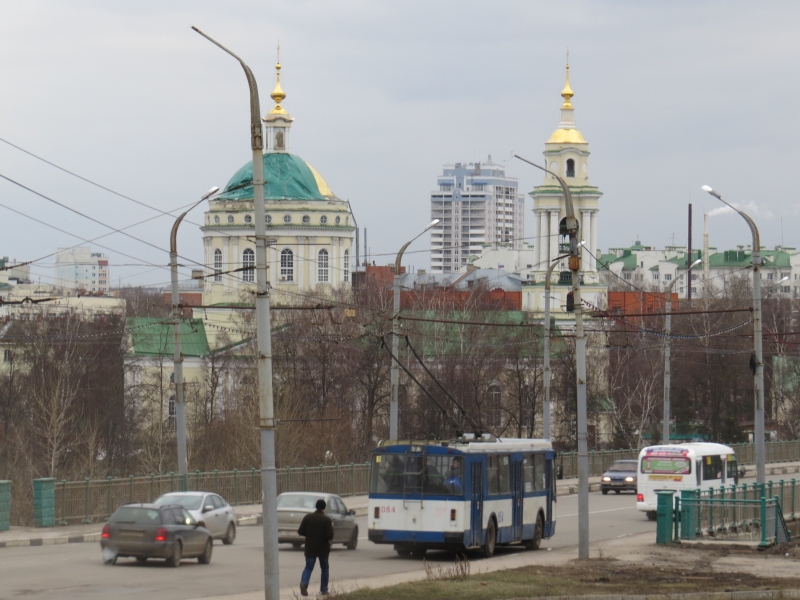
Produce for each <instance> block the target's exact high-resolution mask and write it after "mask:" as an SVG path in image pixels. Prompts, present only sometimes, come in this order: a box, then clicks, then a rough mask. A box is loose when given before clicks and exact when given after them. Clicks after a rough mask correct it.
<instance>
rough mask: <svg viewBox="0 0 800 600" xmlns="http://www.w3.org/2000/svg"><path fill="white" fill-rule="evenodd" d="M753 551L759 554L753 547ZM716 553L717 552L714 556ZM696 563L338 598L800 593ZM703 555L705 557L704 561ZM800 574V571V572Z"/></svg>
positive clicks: (582, 564) (411, 586)
mask: <svg viewBox="0 0 800 600" xmlns="http://www.w3.org/2000/svg"><path fill="white" fill-rule="evenodd" d="M749 550H750V552H751V553H752V552H755V551H754V550H753V549H752V548H750V549H749ZM716 551H717V550H716V549H715V552H716ZM689 554H691V555H693V556H694V559H693V560H689V561H681V563H680V564H678V565H677V566H675V565H667V564H663V563H662V560H660V558H665V557H657V556H652V557H651V560H648V561H647V563H646V564H643V563H631V562H628V561H624V560H616V559H609V558H602V559H592V560H589V561H572V562H569V563H567V564H564V565H557V566H556V565H554V566H530V567H523V568H520V569H511V570H507V571H497V572H494V573H479V574H475V575H470V576H469V577H467V578H465V579H456V580H452V581H421V582H415V583H408V584H403V585H399V586H394V587H388V588H380V589H375V590H369V589H364V590H358V591H355V592H351V593H349V594H341V595H337V597H338V598H341V599H342V600H377V599H379V598H380V599H383V600H411V599H418V598H425V599H426V600H445V599H450V598H458V599H459V600H492V599H498V600H501V599H507V598H520V597H523V598H524V597H540V596H563V595H595V594H678V593H689V592H706V591H715V592H723V591H740V590H775V589H786V588H793V589H800V578H799V577H797V575H796V576H794V577H780V576H777V577H770V576H758V575H753V574H750V573H738V574H737V573H730V572H720V571H717V570H715V569H714V566H713V562H714V561H713V560H709V558H710V557H708V555H707V554H701V553H699V552H697V551H695V550H689ZM701 556H705V557H706V558H704V559H700V557H701ZM798 574H800V572H799V573H798Z"/></svg>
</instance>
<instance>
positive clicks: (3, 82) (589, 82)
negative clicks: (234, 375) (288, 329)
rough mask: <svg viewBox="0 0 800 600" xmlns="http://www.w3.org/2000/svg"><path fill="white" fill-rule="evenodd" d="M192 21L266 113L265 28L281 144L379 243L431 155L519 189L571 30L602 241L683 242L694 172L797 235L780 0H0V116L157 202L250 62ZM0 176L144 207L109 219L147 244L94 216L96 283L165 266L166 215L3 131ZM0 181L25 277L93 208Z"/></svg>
mask: <svg viewBox="0 0 800 600" xmlns="http://www.w3.org/2000/svg"><path fill="white" fill-rule="evenodd" d="M191 25H196V26H197V27H199V28H200V29H203V30H204V31H206V32H207V33H208V34H209V35H212V36H213V37H215V38H216V39H218V40H219V41H220V42H222V43H224V44H226V45H227V46H228V47H230V48H231V49H233V50H234V51H235V52H237V53H238V54H239V55H240V56H242V57H243V58H244V60H246V61H247V62H248V63H249V64H250V66H251V67H252V69H253V71H254V72H255V74H256V77H257V78H258V81H259V85H260V89H261V100H262V107H263V108H262V112H264V113H266V112H267V110H268V107H269V106H270V105H271V100H270V99H269V97H268V94H269V92H270V91H271V89H272V87H273V85H274V63H275V47H276V44H277V43H278V41H279V40H280V45H281V62H282V64H283V67H284V69H283V80H282V81H283V87H284V90H285V91H286V93H287V99H286V101H285V102H284V106H285V108H286V109H287V110H288V111H289V112H290V113H291V114H292V116H293V117H294V118H295V123H294V126H293V129H292V139H291V150H292V152H293V153H295V154H298V155H299V156H301V157H303V158H304V159H305V160H307V161H308V162H310V163H311V164H312V165H314V167H315V168H316V169H317V170H318V171H319V172H320V173H322V175H323V176H324V177H325V178H326V179H327V181H328V183H329V184H330V186H331V188H332V189H333V190H334V191H335V192H336V194H337V195H338V196H340V197H342V198H348V199H350V201H351V203H352V206H353V209H354V211H355V214H356V217H357V219H358V222H359V224H360V225H361V227H367V228H368V229H369V241H370V247H371V253H372V254H373V255H378V256H377V258H376V260H377V261H378V262H379V263H385V262H388V260H389V257H388V256H381V255H384V254H393V253H394V252H396V251H397V250H398V249H399V247H400V246H401V245H402V244H403V243H404V242H405V241H406V240H407V239H408V238H410V237H413V236H414V235H415V234H416V233H417V232H418V231H419V230H420V229H421V228H422V227H424V226H425V225H426V224H427V223H428V221H429V220H430V218H429V212H430V205H429V194H430V190H431V189H432V188H433V186H434V184H435V181H436V176H437V174H438V173H439V172H440V169H441V165H442V164H443V163H452V162H456V161H475V160H485V159H486V157H487V155H488V154H491V155H492V158H493V159H494V160H495V162H503V163H505V164H506V166H507V172H508V174H509V175H511V176H514V177H518V178H519V179H520V182H521V187H522V189H523V190H526V191H528V190H530V189H532V188H533V186H534V185H537V184H538V183H540V181H541V176H540V175H539V174H538V173H536V172H533V171H532V169H531V168H530V167H527V166H525V165H523V164H522V163H520V162H519V161H516V160H515V159H511V158H510V155H511V153H512V152H517V153H519V154H521V155H523V156H527V157H530V158H534V159H536V158H539V157H541V152H542V150H543V149H544V142H545V140H546V139H547V138H548V137H549V135H550V133H551V132H552V131H553V130H554V129H555V128H556V126H557V123H558V120H559V111H558V108H559V106H560V103H561V98H560V97H559V92H560V90H561V88H562V87H563V83H564V58H565V52H566V49H567V47H569V50H570V57H571V59H570V62H571V65H572V87H573V89H574V91H575V98H574V99H573V104H574V105H575V107H576V121H577V125H578V127H579V129H580V130H581V132H582V133H583V134H584V136H585V137H586V139H587V141H588V142H589V147H590V150H591V152H592V156H591V159H590V161H591V171H590V174H591V180H592V183H593V184H594V185H597V186H599V187H600V189H601V190H602V191H603V193H604V196H603V198H602V199H601V212H600V228H599V237H600V245H601V247H603V248H604V249H605V248H608V247H609V246H621V245H627V244H630V243H632V242H633V241H634V240H636V239H640V240H642V242H644V243H647V244H652V245H655V246H657V247H663V246H665V245H668V244H671V243H672V242H673V235H674V241H675V243H685V240H686V228H687V204H689V203H693V205H694V213H695V221H694V224H695V238H694V243H695V245H698V244H700V243H701V240H702V214H703V213H704V212H709V211H711V210H713V209H715V208H718V205H719V203H718V202H717V201H715V200H714V199H713V198H711V197H710V196H708V195H707V194H705V193H703V192H702V191H700V186H701V185H703V184H706V183H707V184H710V185H712V186H713V187H715V188H716V189H718V190H720V191H721V192H722V194H723V195H724V196H725V197H726V198H727V199H728V200H729V201H731V202H735V203H738V204H740V205H741V206H742V207H745V206H746V207H747V210H749V211H750V212H751V214H752V216H753V217H755V218H756V221H757V223H758V225H759V227H760V229H761V236H762V242H763V243H764V244H765V245H767V246H768V247H772V246H774V245H776V244H780V243H782V242H783V243H784V244H785V245H789V246H795V245H798V244H800V239H798V236H799V235H800V232H799V231H798V226H797V223H798V213H799V212H800V199H798V198H797V197H796V196H795V194H794V192H793V190H792V187H791V186H792V182H793V181H794V176H793V175H792V174H793V173H796V172H797V163H798V153H799V152H800V151H799V150H798V144H797V140H798V139H800V113H798V112H797V111H795V109H793V108H792V107H796V106H797V104H798V99H799V97H800V80H799V79H798V78H797V76H796V74H797V65H798V58H800V56H799V54H800V42H798V40H800V35H798V34H799V33H800V4H798V3H795V2H769V3H767V2H759V3H754V2H737V1H731V0H724V1H712V0H707V1H704V2H702V3H698V2H690V1H684V2H681V1H677V2H635V1H624V0H617V1H607V2H604V1H601V0H595V1H591V2H589V1H584V2H581V1H577V0H574V1H571V2H560V3H555V2H534V1H531V0H523V1H503V0H496V1H494V2H475V1H471V0H460V1H458V2H450V1H445V0H439V1H437V2H430V1H428V2H419V1H413V0H408V1H406V2H388V1H384V2H378V1H368V0H341V1H337V0H318V1H311V0H308V1H307V0H290V1H285V2H284V1H277V0H275V1H246V0H227V1H225V2H222V1H211V0H207V1H203V0H186V1H177V0H158V1H155V0H152V1H151V0H137V1H136V2H122V1H99V0H97V1H88V0H71V1H69V2H66V1H63V0H62V1H46V0H24V1H21V0H19V1H12V0H3V1H2V2H0V56H2V59H0V90H2V93H0V138H2V140H5V141H6V142H11V143H13V144H15V145H17V146H19V147H21V148H23V149H25V150H27V151H29V152H32V153H34V154H36V155H38V156H41V157H43V158H45V159H47V160H48V161H50V162H52V163H54V164H56V165H58V166H60V167H62V168H64V169H68V170H70V171H73V172H74V173H77V174H79V175H81V176H82V177H85V178H87V179H90V180H92V181H95V182H97V183H100V184H102V185H104V186H106V187H108V188H110V189H112V190H114V191H116V192H119V193H120V194H123V195H125V196H128V197H130V198H133V199H135V200H137V201H139V202H142V203H145V204H149V205H152V206H155V207H158V208H159V209H161V210H165V211H172V210H173V209H176V208H178V207H181V206H184V205H187V204H189V203H192V202H194V201H195V200H197V199H199V197H200V195H202V193H204V192H205V191H206V190H207V189H208V188H209V187H211V186H213V185H218V186H220V187H222V186H224V185H225V184H226V183H227V181H228V179H229V178H230V177H231V176H232V175H233V173H234V172H235V171H236V170H237V169H238V168H239V167H241V166H242V165H243V164H244V163H245V162H247V161H248V160H249V152H250V146H249V143H250V142H249V112H248V93H247V85H246V81H245V78H244V75H243V73H242V72H241V69H240V68H239V67H238V65H237V64H236V63H235V61H233V59H231V58H230V57H228V56H227V55H225V54H224V53H223V52H221V51H220V50H219V49H217V48H215V47H214V46H213V45H211V44H210V43H209V42H207V41H206V40H204V39H203V38H201V37H200V36H199V35H197V34H196V33H195V32H193V31H192V30H191V29H190V26H191ZM0 176H2V177H5V178H10V179H12V180H14V181H16V182H18V183H20V184H23V185H25V186H27V187H28V188H31V189H32V190H35V191H36V192H39V193H41V194H44V195H46V196H48V197H49V198H51V199H53V200H56V201H58V202H61V203H63V204H64V205H67V206H69V207H70V208H73V209H75V210H77V211H80V212H82V213H84V214H85V215H87V216H89V217H91V218H93V219H96V221H99V222H100V223H103V224H106V225H110V226H112V227H115V228H119V227H126V226H129V225H132V224H134V223H138V222H141V221H144V220H145V219H152V220H148V221H146V222H145V223H142V224H140V225H138V226H135V227H132V228H131V229H129V230H127V231H128V232H129V233H130V234H131V235H132V236H135V237H136V238H139V239H140V240H143V241H144V242H147V243H149V244H151V245H147V244H146V243H143V242H142V241H138V240H135V239H132V238H130V237H125V236H123V235H121V234H112V235H109V236H107V237H104V238H102V239H100V240H97V241H96V242H94V243H93V244H92V246H93V247H94V248H95V249H96V250H99V251H102V252H106V253H107V254H108V255H109V256H110V257H111V260H112V265H126V266H116V267H112V275H113V280H114V284H115V285H116V284H117V282H118V281H121V283H122V284H123V285H124V284H126V283H127V284H136V285H155V284H163V283H166V282H168V281H169V277H168V273H167V272H166V271H165V270H163V269H160V268H159V267H158V266H159V265H164V264H166V263H167V256H166V254H165V252H163V251H161V250H159V248H161V249H166V248H167V247H168V238H169V229H170V227H171V224H172V219H170V218H168V217H164V216H160V217H159V216H158V215H159V213H158V212H156V211H154V210H151V209H149V208H146V207H144V206H142V205H138V204H135V203H133V202H131V201H130V200H126V199H123V198H121V197H119V196H115V195H113V194H111V193H109V192H107V191H103V190H101V189H98V188H96V187H93V186H91V185H89V184H88V183H86V182H84V181H81V180H79V179H76V178H75V177H73V176H71V175H68V174H66V173H64V172H62V171H59V170H57V169H55V168H54V167H52V166H49V165H47V164H45V163H43V162H41V161H39V160H37V159H35V158H33V157H31V156H29V155H27V154H25V153H23V152H22V151H20V150H19V149H16V148H14V147H12V146H10V145H8V144H7V143H3V142H0ZM0 204H2V205H3V206H0V256H2V255H7V256H9V257H10V258H12V259H17V260H20V261H21V260H31V259H35V258H40V257H45V258H42V260H40V261H39V262H37V263H36V266H35V267H34V268H33V273H34V275H35V276H36V277H41V281H42V282H49V281H52V276H53V270H52V264H53V260H54V259H53V257H52V256H50V257H46V255H48V254H50V253H52V252H54V251H55V250H56V248H57V247H59V246H72V245H75V244H77V243H79V242H80V240H79V239H78V238H76V237H74V235H77V236H80V237H82V238H85V239H94V238H97V237H98V236H102V235H104V234H106V233H108V231H109V229H108V228H107V227H105V226H103V225H101V224H100V223H97V222H92V221H90V220H88V219H86V218H84V217H81V216H79V215H77V214H74V213H71V212H69V211H68V210H66V209H65V208H62V207H60V206H57V205H55V204H53V203H51V202H49V201H47V200H44V199H43V198H41V197H40V196H37V195H35V194H34V193H32V192H30V191H26V190H24V189H22V188H20V187H19V186H17V185H15V184H13V183H11V182H9V181H7V180H6V179H0ZM530 208H531V201H530V200H528V210H526V213H527V216H530V210H529V209H530ZM10 209H14V210H17V211H19V212H21V213H23V214H25V215H28V216H32V217H35V218H37V219H39V220H41V221H43V222H45V223H47V224H49V225H53V226H56V227H59V228H61V229H62V230H64V231H63V232H59V231H56V230H54V229H52V228H50V227H48V226H47V225H44V224H41V223H36V222H34V221H31V220H30V219H28V218H26V217H25V216H22V215H20V214H17V213H14V212H12V211H11V210H10ZM153 217H155V218H153ZM200 218H201V210H200V209H196V212H195V213H193V216H190V219H192V220H193V221H194V222H199V220H200ZM532 221H533V219H532V218H527V220H526V231H527V235H532V234H533V232H532V229H533V222H532ZM70 234H74V235H70ZM749 240H750V237H749V231H748V230H747V228H746V225H745V223H744V221H742V219H741V218H740V217H738V216H736V215H730V214H722V215H715V216H714V217H713V218H712V219H711V244H712V245H715V246H718V247H720V248H727V247H732V246H734V245H736V244H740V243H742V244H745V243H749ZM100 244H102V245H104V246H107V248H101V247H100ZM426 244H427V240H424V241H423V240H420V241H419V242H417V245H415V246H414V249H417V250H423V249H424V248H425V246H426ZM179 249H180V252H181V254H183V255H186V256H188V257H191V258H193V259H195V260H202V244H201V235H200V231H199V230H198V228H197V227H196V226H194V225H192V224H190V223H187V224H184V225H183V226H182V229H181V236H180V240H179ZM408 263H410V264H413V265H414V266H415V267H418V268H424V267H426V266H427V265H428V255H427V253H425V252H418V253H415V254H413V255H409V258H408ZM127 265H130V266H127Z"/></svg>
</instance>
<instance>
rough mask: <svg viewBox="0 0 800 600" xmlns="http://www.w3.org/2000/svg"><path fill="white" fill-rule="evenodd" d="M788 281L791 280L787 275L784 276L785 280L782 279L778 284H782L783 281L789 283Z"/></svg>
mask: <svg viewBox="0 0 800 600" xmlns="http://www.w3.org/2000/svg"><path fill="white" fill-rule="evenodd" d="M788 279H789V276H788V275H785V276H784V278H783V279H781V280H780V281H779V282H778V283H781V282H783V281H787V280H788Z"/></svg>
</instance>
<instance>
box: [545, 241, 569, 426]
mask: <svg viewBox="0 0 800 600" xmlns="http://www.w3.org/2000/svg"><path fill="white" fill-rule="evenodd" d="M562 258H564V257H563V256H559V257H557V258H556V260H555V261H553V263H552V264H551V265H550V266H549V267H548V268H547V276H546V278H545V280H544V411H543V412H544V419H543V421H544V427H543V430H542V437H544V439H546V440H549V439H551V435H552V433H551V427H552V420H553V405H552V404H551V403H550V382H551V380H552V372H551V371H550V278H551V277H552V275H553V269H554V268H555V266H556V265H557V264H558V261H559V260H561V259H562Z"/></svg>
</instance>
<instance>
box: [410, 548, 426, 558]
mask: <svg viewBox="0 0 800 600" xmlns="http://www.w3.org/2000/svg"><path fill="white" fill-rule="evenodd" d="M427 552H428V549H427V548H426V547H425V546H422V547H421V548H420V547H417V548H413V549H412V550H411V556H413V557H414V558H418V559H423V558H425V554H427Z"/></svg>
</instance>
